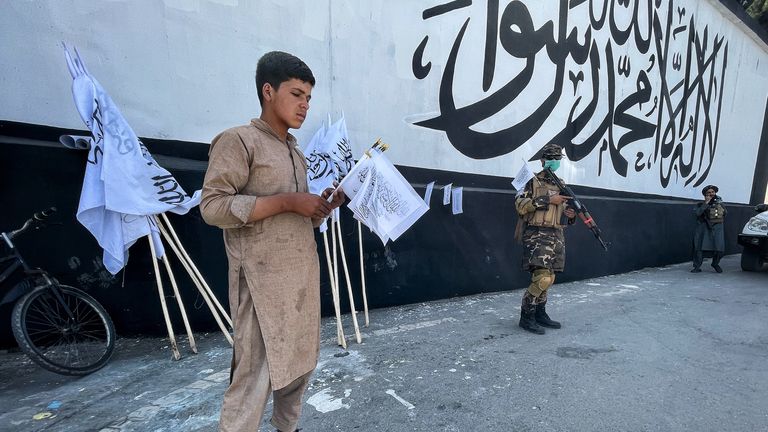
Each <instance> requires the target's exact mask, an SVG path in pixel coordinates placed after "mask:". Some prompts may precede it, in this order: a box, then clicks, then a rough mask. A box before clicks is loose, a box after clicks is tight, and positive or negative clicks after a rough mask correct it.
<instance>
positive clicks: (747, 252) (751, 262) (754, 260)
mask: <svg viewBox="0 0 768 432" xmlns="http://www.w3.org/2000/svg"><path fill="white" fill-rule="evenodd" d="M763 264H764V262H763V258H762V257H761V256H760V251H759V250H757V249H755V248H750V247H745V248H744V251H743V252H742V253H741V269H742V270H744V271H760V270H761V269H762V268H763Z"/></svg>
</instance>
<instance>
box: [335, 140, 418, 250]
mask: <svg viewBox="0 0 768 432" xmlns="http://www.w3.org/2000/svg"><path fill="white" fill-rule="evenodd" d="M360 162H362V164H361V163H360ZM360 162H358V164H357V165H356V166H355V168H353V170H352V171H351V172H350V173H349V175H348V177H350V176H352V175H355V176H356V177H355V180H357V179H359V178H361V176H362V178H363V181H362V183H357V181H355V182H351V181H350V182H346V183H342V187H343V188H344V193H345V194H347V195H352V196H353V198H352V200H351V201H350V202H349V204H348V207H349V208H350V209H351V210H352V212H353V213H354V214H355V218H356V219H357V220H359V221H360V222H362V223H363V224H365V226H367V227H368V228H370V229H371V231H373V232H375V233H376V234H377V235H378V236H379V238H381V241H382V242H383V243H384V244H386V243H387V241H389V240H392V241H395V240H397V238H398V237H400V236H401V235H402V234H403V233H404V232H405V231H406V230H407V229H408V228H410V227H411V226H412V225H413V224H414V223H415V222H416V221H417V220H418V219H419V218H420V217H421V216H422V215H423V214H424V213H426V211H427V210H428V209H429V207H428V206H427V204H426V203H425V202H424V200H423V199H422V198H421V196H419V194H417V193H416V191H414V190H413V187H411V185H410V184H409V183H408V181H407V180H406V179H405V178H404V177H403V176H402V175H401V174H400V172H399V171H397V169H396V168H395V166H394V165H392V162H390V161H389V159H387V157H386V156H384V154H383V153H382V152H380V151H376V150H372V151H370V158H363V159H362V160H361V161H360ZM356 169H359V172H357V173H356V172H355V170H356ZM358 186H359V187H358Z"/></svg>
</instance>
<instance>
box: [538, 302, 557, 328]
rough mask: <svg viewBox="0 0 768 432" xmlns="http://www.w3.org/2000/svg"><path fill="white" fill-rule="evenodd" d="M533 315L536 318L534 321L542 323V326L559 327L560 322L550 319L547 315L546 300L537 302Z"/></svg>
mask: <svg viewBox="0 0 768 432" xmlns="http://www.w3.org/2000/svg"><path fill="white" fill-rule="evenodd" d="M534 317H535V318H536V322H537V323H539V324H541V325H543V326H544V327H549V328H555V329H559V328H560V323H559V322H557V321H554V320H552V319H551V318H550V317H549V315H547V302H544V303H539V304H537V305H536V312H535V313H534Z"/></svg>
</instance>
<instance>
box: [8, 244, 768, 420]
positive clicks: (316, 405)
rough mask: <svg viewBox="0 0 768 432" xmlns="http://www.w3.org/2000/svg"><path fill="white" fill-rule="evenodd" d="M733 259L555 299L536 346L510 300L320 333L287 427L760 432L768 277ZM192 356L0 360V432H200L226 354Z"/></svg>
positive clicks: (558, 289)
mask: <svg viewBox="0 0 768 432" xmlns="http://www.w3.org/2000/svg"><path fill="white" fill-rule="evenodd" d="M738 259H739V256H738V255H735V256H729V257H726V258H725V259H724V260H723V267H724V269H725V273H723V274H716V273H714V272H712V271H711V269H710V268H709V267H705V272H703V273H699V274H691V273H689V271H688V270H689V268H690V264H681V265H674V266H668V267H663V268H653V269H645V270H641V271H636V272H632V273H627V274H621V275H614V276H608V277H603V278H598V279H592V280H586V281H580V282H573V283H567V284H558V285H556V286H555V287H554V290H553V292H552V294H550V307H549V309H550V312H551V313H550V314H551V315H552V316H553V318H555V319H559V320H561V321H563V323H564V328H563V329H561V330H551V331H548V333H547V334H546V335H544V336H536V335H532V334H529V333H526V332H523V331H522V330H520V329H519V328H518V327H517V317H518V315H517V314H518V312H517V310H518V308H519V300H520V296H521V294H522V292H521V291H520V290H515V291H511V292H505V293H500V294H493V295H480V296H473V297H465V298H458V299H453V300H445V301H439V302H433V303H425V304H418V305H411V306H404V307H398V308H391V309H381V310H375V311H371V314H370V318H371V325H370V327H368V328H365V329H363V331H364V335H363V337H364V341H363V343H362V344H357V343H355V342H353V341H350V345H349V350H348V351H344V350H342V349H341V348H339V347H336V346H335V343H334V339H335V323H334V321H331V320H328V319H326V320H324V321H323V337H324V342H323V344H322V349H321V355H320V364H319V366H318V368H317V371H316V373H315V376H314V378H313V381H312V384H311V387H310V388H309V389H308V391H307V394H306V400H307V404H306V405H305V408H304V413H303V416H302V423H301V426H302V428H303V430H304V431H305V432H312V431H378V432H385V431H386V432H389V431H394V432H399V431H428V430H429V431H431V430H438V431H483V430H498V431H723V430H728V431H768V409H767V408H768V273H744V272H741V271H740V270H739V269H738ZM360 319H361V320H362V314H360ZM344 322H345V328H346V331H347V333H348V334H350V333H352V329H351V319H350V317H349V316H346V317H345V321H344ZM198 344H199V346H200V354H198V355H187V354H186V353H185V357H184V358H183V359H182V360H180V361H177V362H172V361H170V353H169V350H168V344H167V343H166V342H164V341H163V340H162V339H153V338H141V339H121V340H120V341H119V344H118V348H117V353H116V355H115V357H114V358H113V360H112V361H111V362H110V364H109V365H108V366H107V367H106V368H104V369H103V370H101V371H99V372H97V373H95V374H92V375H90V376H87V377H84V378H67V377H60V376H58V375H55V374H51V373H48V372H46V371H44V370H41V369H39V368H37V367H36V366H34V365H33V364H32V363H31V362H29V361H28V360H26V358H25V357H23V356H22V355H21V354H18V353H0V378H2V379H1V381H0V406H2V407H3V411H4V412H3V413H2V414H0V430H2V431H78V432H80V431H108V432H118V431H142V432H144V431H158V432H159V431H185V432H186V431H214V430H216V422H217V419H218V412H219V408H220V404H221V396H222V393H223V391H224V389H225V386H226V383H227V380H228V364H229V350H228V349H227V345H226V342H225V341H224V339H223V337H222V336H221V335H220V334H219V335H217V334H206V335H199V341H198ZM270 408H271V407H268V409H270ZM261 430H262V431H271V430H272V429H271V428H269V427H268V425H267V424H266V422H265V423H264V424H262V427H261Z"/></svg>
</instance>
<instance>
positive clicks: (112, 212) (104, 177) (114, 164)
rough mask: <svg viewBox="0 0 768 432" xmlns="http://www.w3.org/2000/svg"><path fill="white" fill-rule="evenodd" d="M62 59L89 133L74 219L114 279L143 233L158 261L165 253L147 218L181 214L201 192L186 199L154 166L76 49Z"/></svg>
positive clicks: (193, 202) (145, 149)
mask: <svg viewBox="0 0 768 432" xmlns="http://www.w3.org/2000/svg"><path fill="white" fill-rule="evenodd" d="M64 54H65V57H66V60H67V66H68V68H69V72H70V74H71V75H72V79H73V81H72V94H73V96H74V99H75V106H76V107H77V111H78V112H79V113H80V117H81V118H82V119H83V121H84V122H85V124H86V126H88V129H90V131H91V133H92V134H93V139H92V140H91V142H90V150H89V152H88V164H87V165H86V168H85V177H84V179H83V189H82V192H81V194H80V204H79V206H78V209H77V220H78V221H80V223H81V224H83V226H85V227H86V228H87V229H88V231H90V232H91V234H93V236H94V237H95V238H96V240H97V241H98V242H99V245H100V246H101V247H102V248H104V266H105V267H106V268H107V270H109V271H110V273H112V274H116V273H117V272H118V271H120V269H122V268H123V266H124V265H125V262H126V261H127V255H128V248H130V247H131V245H133V244H134V243H135V242H136V240H138V239H139V238H141V237H143V236H146V235H148V234H152V238H153V239H154V243H155V248H156V250H157V256H158V257H162V256H163V254H164V250H163V246H162V243H161V242H160V237H159V235H158V231H157V227H156V226H154V221H153V220H152V215H156V214H159V213H163V212H166V211H170V212H173V213H178V214H184V213H186V212H188V211H189V210H190V209H191V208H193V207H194V206H196V205H198V204H199V203H200V191H196V192H195V193H194V195H193V196H189V195H187V193H186V192H184V190H183V189H182V188H181V186H180V185H179V183H178V182H177V181H176V179H175V178H173V176H172V175H171V174H170V173H169V172H168V171H167V170H165V169H164V168H163V167H161V166H160V165H158V164H157V162H156V161H155V160H154V159H153V158H152V155H150V154H149V151H147V148H146V147H145V146H144V144H142V142H141V141H139V139H138V138H137V137H136V134H135V133H134V132H133V130H132V129H131V127H130V126H129V125H128V122H126V120H125V118H123V115H122V114H121V113H120V110H119V109H118V108H117V105H115V103H114V102H113V101H112V98H110V97H109V95H108V94H107V92H106V91H105V90H104V88H103V87H102V86H101V84H99V82H98V81H96V78H94V77H93V76H91V75H90V73H89V72H88V69H87V68H86V67H85V64H83V61H82V60H81V59H80V55H79V54H78V53H77V49H75V56H74V57H73V56H71V55H70V53H69V51H68V50H67V49H66V47H65V49H64ZM75 142H77V139H75ZM80 146H81V147H82V145H80Z"/></svg>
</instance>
